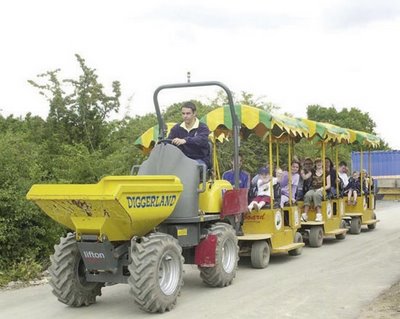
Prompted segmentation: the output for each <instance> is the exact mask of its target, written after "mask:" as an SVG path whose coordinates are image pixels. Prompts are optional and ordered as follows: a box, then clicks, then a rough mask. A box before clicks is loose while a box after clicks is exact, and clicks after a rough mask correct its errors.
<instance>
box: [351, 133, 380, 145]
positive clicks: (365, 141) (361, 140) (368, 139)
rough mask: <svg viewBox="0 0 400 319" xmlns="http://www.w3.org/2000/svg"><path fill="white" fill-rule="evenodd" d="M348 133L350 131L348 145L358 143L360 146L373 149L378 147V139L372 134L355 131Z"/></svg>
mask: <svg viewBox="0 0 400 319" xmlns="http://www.w3.org/2000/svg"><path fill="white" fill-rule="evenodd" d="M349 131H350V143H358V144H360V145H362V146H367V147H372V148H375V147H378V146H379V144H380V142H381V140H380V138H379V137H377V136H375V135H373V134H370V133H366V132H361V131H356V130H349Z"/></svg>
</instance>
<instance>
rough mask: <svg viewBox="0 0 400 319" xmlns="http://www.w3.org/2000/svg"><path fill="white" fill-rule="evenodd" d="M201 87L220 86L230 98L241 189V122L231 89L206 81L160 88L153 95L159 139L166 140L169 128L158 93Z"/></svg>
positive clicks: (235, 157)
mask: <svg viewBox="0 0 400 319" xmlns="http://www.w3.org/2000/svg"><path fill="white" fill-rule="evenodd" d="M200 86H219V87H220V88H222V89H223V90H224V91H225V93H226V94H227V96H228V104H229V109H230V111H231V117H232V124H233V128H232V130H233V147H234V149H233V168H234V173H235V188H239V148H240V140H239V131H240V122H239V119H238V117H237V115H236V112H235V107H234V105H233V98H232V93H231V91H230V90H229V88H228V87H227V86H226V85H225V84H223V83H221V82H218V81H205V82H189V83H176V84H165V85H161V86H159V87H158V88H157V89H156V90H155V91H154V94H153V101H154V106H155V109H156V114H157V120H158V127H159V136H158V139H164V138H165V137H166V134H167V127H166V126H165V123H164V119H163V118H162V116H161V110H160V105H159V103H158V93H160V91H162V90H165V89H178V88H191V87H200Z"/></svg>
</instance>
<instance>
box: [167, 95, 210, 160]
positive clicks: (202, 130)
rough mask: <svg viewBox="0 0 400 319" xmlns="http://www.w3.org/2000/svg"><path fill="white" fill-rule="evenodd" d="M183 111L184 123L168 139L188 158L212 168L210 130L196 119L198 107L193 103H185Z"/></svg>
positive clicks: (178, 125)
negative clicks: (209, 141)
mask: <svg viewBox="0 0 400 319" xmlns="http://www.w3.org/2000/svg"><path fill="white" fill-rule="evenodd" d="M181 111H182V118H183V122H182V123H181V124H176V125H175V126H174V127H173V128H172V129H171V131H170V133H169V135H168V139H171V140H172V144H173V145H176V146H178V147H179V148H180V149H181V151H182V152H183V153H184V154H185V155H186V156H187V157H189V158H191V159H194V160H196V161H197V162H199V163H204V164H206V166H207V167H210V164H211V163H210V148H209V145H208V135H209V134H210V130H209V129H208V127H207V125H206V124H204V123H201V122H200V121H199V119H198V118H197V117H196V105H195V104H194V103H193V102H186V103H184V104H183V105H182V108H181Z"/></svg>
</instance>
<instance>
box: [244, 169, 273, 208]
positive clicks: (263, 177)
mask: <svg viewBox="0 0 400 319" xmlns="http://www.w3.org/2000/svg"><path fill="white" fill-rule="evenodd" d="M258 174H259V177H258V180H257V196H256V197H255V198H254V199H253V200H252V202H251V203H250V205H249V206H248V209H249V212H251V211H252V210H253V209H254V208H255V209H256V210H257V211H259V210H260V209H261V208H262V207H263V206H264V205H265V204H267V203H268V204H269V203H270V202H271V175H270V174H269V169H268V168H267V167H262V168H260V170H259V171H258ZM276 183H277V178H276V177H273V178H272V184H273V185H275V184H276Z"/></svg>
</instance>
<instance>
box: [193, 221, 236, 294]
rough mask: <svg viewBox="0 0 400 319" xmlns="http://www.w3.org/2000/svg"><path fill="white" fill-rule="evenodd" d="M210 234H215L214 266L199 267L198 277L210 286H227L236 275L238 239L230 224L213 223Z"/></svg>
mask: <svg viewBox="0 0 400 319" xmlns="http://www.w3.org/2000/svg"><path fill="white" fill-rule="evenodd" d="M209 234H210V235H216V236H217V248H216V252H215V266H214V267H199V269H200V277H201V278H202V279H203V281H204V282H205V283H206V284H207V285H210V286H212V287H225V286H229V285H230V284H231V283H232V281H233V278H235V276H236V269H237V264H238V261H239V246H238V240H237V237H236V235H235V231H234V230H233V228H232V226H231V225H228V224H225V223H215V224H213V225H212V226H211V228H210V231H209Z"/></svg>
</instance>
